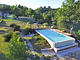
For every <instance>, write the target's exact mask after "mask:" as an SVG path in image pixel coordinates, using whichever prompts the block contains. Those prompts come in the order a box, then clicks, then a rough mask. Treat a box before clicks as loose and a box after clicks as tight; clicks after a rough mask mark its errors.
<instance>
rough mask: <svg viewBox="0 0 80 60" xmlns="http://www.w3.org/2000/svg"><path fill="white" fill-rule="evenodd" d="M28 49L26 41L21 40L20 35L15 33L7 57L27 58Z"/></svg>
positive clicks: (18, 59)
mask: <svg viewBox="0 0 80 60" xmlns="http://www.w3.org/2000/svg"><path fill="white" fill-rule="evenodd" d="M26 50H27V49H26V42H21V41H20V36H19V35H16V34H15V33H14V34H13V35H12V38H11V40H10V45H9V49H8V50H7V54H6V57H7V58H9V59H14V60H26Z"/></svg>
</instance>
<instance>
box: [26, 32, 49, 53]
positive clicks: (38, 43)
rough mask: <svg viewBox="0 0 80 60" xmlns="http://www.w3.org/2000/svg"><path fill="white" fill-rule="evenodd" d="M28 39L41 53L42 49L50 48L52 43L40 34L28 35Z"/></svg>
mask: <svg viewBox="0 0 80 60" xmlns="http://www.w3.org/2000/svg"><path fill="white" fill-rule="evenodd" d="M27 39H28V40H29V41H30V42H31V44H32V46H33V48H34V50H35V51H36V52H39V53H40V52H41V49H45V48H50V45H49V44H48V42H47V41H46V40H45V39H44V38H43V37H41V36H40V35H38V34H35V35H34V36H32V37H28V38H27Z"/></svg>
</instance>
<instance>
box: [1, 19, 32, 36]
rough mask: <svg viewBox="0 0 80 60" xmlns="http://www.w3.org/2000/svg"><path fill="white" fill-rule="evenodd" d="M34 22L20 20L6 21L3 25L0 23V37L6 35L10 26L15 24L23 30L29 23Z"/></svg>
mask: <svg viewBox="0 0 80 60" xmlns="http://www.w3.org/2000/svg"><path fill="white" fill-rule="evenodd" d="M29 21H30V22H32V21H31V20H30V19H28V18H27V19H20V20H10V19H4V21H3V22H2V23H0V36H2V34H4V33H5V32H6V31H7V29H8V28H10V27H9V26H10V24H12V23H15V24H17V25H19V26H20V27H21V29H24V28H25V26H26V24H27V22H29Z"/></svg>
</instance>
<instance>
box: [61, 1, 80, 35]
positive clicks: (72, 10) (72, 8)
mask: <svg viewBox="0 0 80 60" xmlns="http://www.w3.org/2000/svg"><path fill="white" fill-rule="evenodd" d="M65 2H66V3H64V2H63V5H62V7H63V8H62V9H63V12H62V11H61V12H62V15H64V16H65V17H67V18H66V19H68V20H69V24H70V33H71V34H72V30H73V28H74V24H75V21H76V20H77V17H78V16H77V15H78V14H79V13H77V12H76V11H77V10H78V8H79V7H78V6H77V4H75V0H65ZM78 12H79V11H78ZM72 21H73V23H72Z"/></svg>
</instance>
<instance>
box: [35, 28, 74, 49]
mask: <svg viewBox="0 0 80 60" xmlns="http://www.w3.org/2000/svg"><path fill="white" fill-rule="evenodd" d="M36 32H37V33H38V34H40V35H41V36H42V37H43V38H45V39H46V40H47V41H48V43H49V44H50V46H51V48H57V49H61V48H63V47H66V46H70V45H74V44H75V39H74V38H72V37H69V36H66V35H63V34H61V33H58V32H56V31H53V30H51V29H45V30H36Z"/></svg>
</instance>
